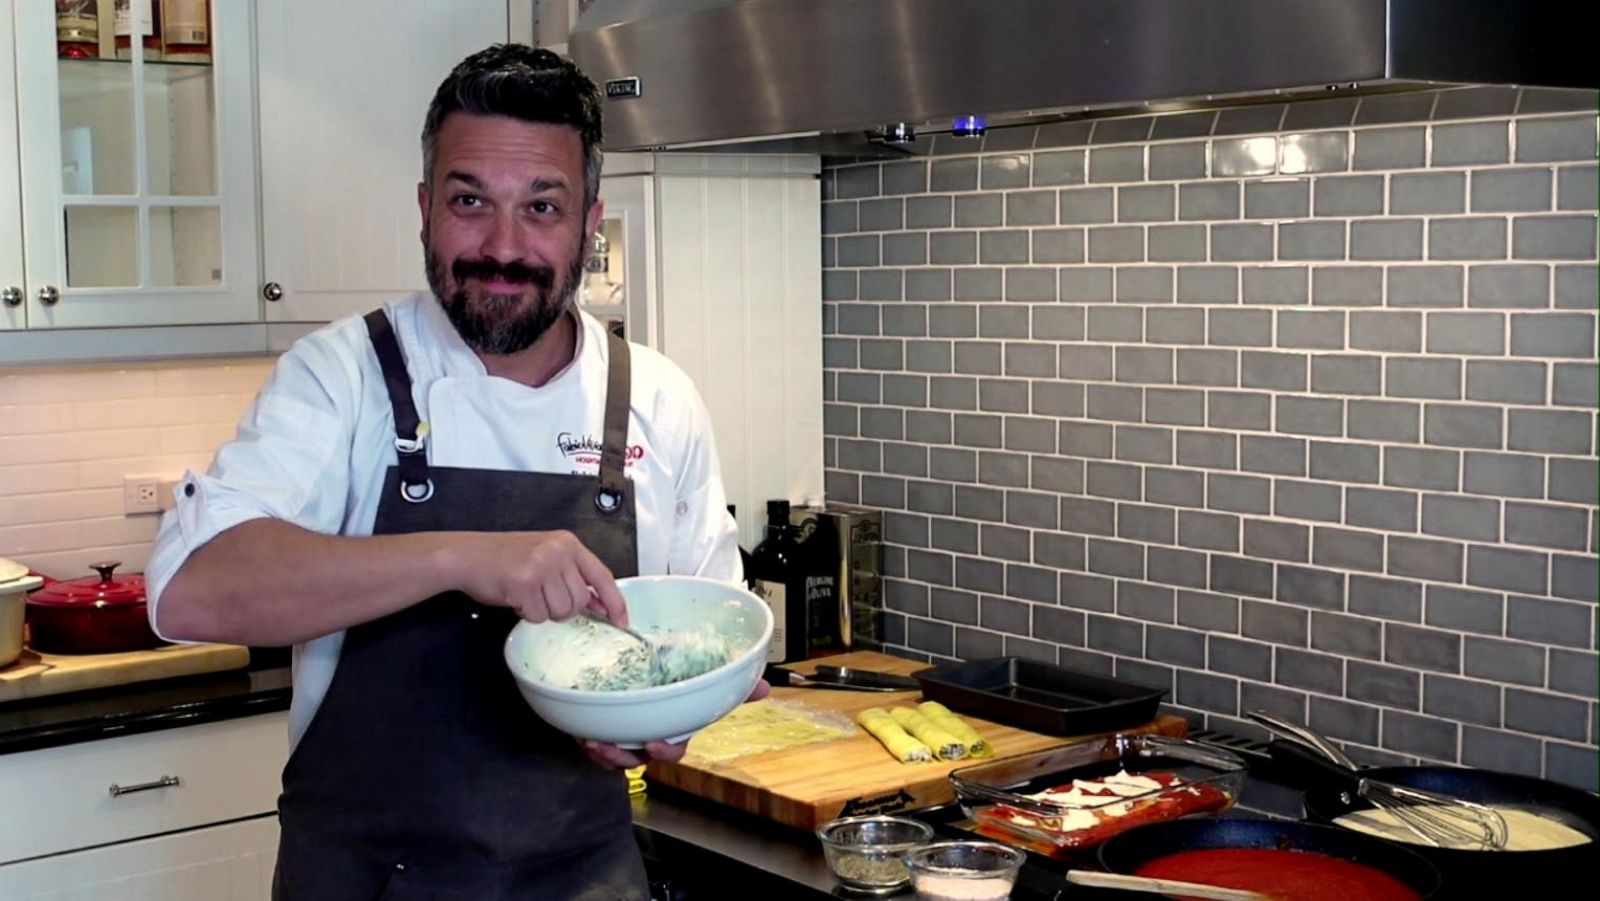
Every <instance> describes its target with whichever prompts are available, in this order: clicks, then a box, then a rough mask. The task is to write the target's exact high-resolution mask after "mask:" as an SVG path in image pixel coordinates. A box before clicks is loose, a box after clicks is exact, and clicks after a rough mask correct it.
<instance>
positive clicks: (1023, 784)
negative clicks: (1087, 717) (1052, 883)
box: [950, 735, 1245, 857]
mask: <svg viewBox="0 0 1600 901" xmlns="http://www.w3.org/2000/svg"><path fill="white" fill-rule="evenodd" d="M1118 774H1126V775H1127V776H1131V777H1142V778H1140V779H1132V780H1128V779H1124V778H1123V777H1122V776H1119V775H1118ZM1244 776H1245V762H1244V760H1242V759H1241V758H1239V757H1238V756H1237V755H1235V754H1231V753H1229V752H1227V751H1224V750H1222V749H1220V748H1214V747H1209V746H1206V745H1201V744H1198V743H1196V742H1191V741H1184V740H1182V739H1176V738H1168V737H1166V736H1162V735H1118V736H1113V737H1111V738H1108V739H1105V740H1097V741H1088V742H1079V743H1077V744H1071V745H1066V746H1063V747H1059V748H1049V749H1046V750H1043V751H1036V752H1034V753H1032V754H1023V755H1020V756H1017V757H1005V758H1001V759H998V760H991V761H985V762H984V763H980V764H975V765H973V766H967V767H962V768H960V769H958V770H955V771H954V772H952V773H951V774H950V782H951V784H952V785H953V786H954V787H955V792H956V800H957V801H958V802H959V803H960V804H961V809H962V811H963V812H964V813H965V814H966V815H967V816H968V817H970V818H972V821H973V824H974V829H975V831H977V832H978V833H979V834H982V835H986V836H989V837H991V838H997V839H1000V840H1002V841H1011V842H1012V843H1013V844H1021V845H1023V846H1025V847H1028V848H1031V849H1032V850H1035V851H1039V852H1040V853H1045V854H1049V855H1051V856H1053V857H1067V856H1070V855H1071V854H1072V853H1073V852H1076V851H1078V850H1081V849H1083V848H1088V847H1093V846H1095V845H1098V844H1100V843H1101V842H1103V841H1105V840H1106V839H1108V838H1110V837H1111V836H1113V835H1116V834H1117V833H1119V832H1122V831H1124V830H1127V829H1131V828H1133V827H1134V826H1139V825H1143V824H1145V823H1152V822H1158V821H1161V820H1169V819H1176V818H1178V817H1184V816H1190V815H1193V814H1199V813H1216V812H1219V811H1223V810H1227V809H1228V808H1230V807H1232V806H1233V805H1234V802H1235V801H1237V800H1238V798H1239V792H1240V791H1241V790H1242V789H1243V787H1244ZM1106 777H1113V782H1115V783H1116V788H1115V789H1102V788H1101V785H1103V783H1102V784H1100V785H1082V784H1078V782H1077V781H1078V780H1086V781H1087V780H1096V781H1097V780H1103V779H1105V778H1106ZM1151 780H1153V782H1155V783H1160V784H1159V785H1155V784H1148V781H1151ZM1074 787H1076V788H1077V789H1078V790H1077V791H1070V792H1069V791H1068V790H1069V789H1072V788H1074ZM1051 790H1059V791H1051ZM1101 790H1108V791H1114V792H1115V793H1114V794H1106V795H1096V794H1094V793H1095V792H1097V791H1101ZM1047 791H1050V792H1051V794H1052V795H1053V797H1051V798H1041V797H1037V796H1038V795H1040V794H1043V793H1045V792H1047Z"/></svg>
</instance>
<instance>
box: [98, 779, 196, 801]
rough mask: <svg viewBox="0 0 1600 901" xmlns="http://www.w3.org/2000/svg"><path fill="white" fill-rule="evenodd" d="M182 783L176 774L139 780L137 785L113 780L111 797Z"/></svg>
mask: <svg viewBox="0 0 1600 901" xmlns="http://www.w3.org/2000/svg"><path fill="white" fill-rule="evenodd" d="M182 783H183V780H181V779H179V778H178V777H177V776H162V777H161V778H160V779H156V780H154V781H152V782H141V783H139V784H138V785H118V784H116V783H115V782H113V783H111V797H113V798H120V797H122V796H123V795H131V794H133V793H134V792H147V791H151V790H154V789H157V788H171V787H172V786H174V785H181V784H182Z"/></svg>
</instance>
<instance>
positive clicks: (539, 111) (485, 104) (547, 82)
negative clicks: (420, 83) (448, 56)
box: [422, 44, 603, 212]
mask: <svg viewBox="0 0 1600 901" xmlns="http://www.w3.org/2000/svg"><path fill="white" fill-rule="evenodd" d="M455 112H463V113H471V114H474V115H480V116H509V117H511V118H513V119H519V120H521V121H523V122H534V123H546V124H551V125H567V126H570V127H572V128H574V129H576V130H577V132H578V138H579V140H580V141H582V143H583V209H584V211H585V212H588V210H589V208H590V207H592V206H593V205H594V202H595V199H596V198H598V197H599V196H600V170H601V168H602V166H603V159H602V154H601V151H600V139H601V129H600V91H599V90H598V89H597V88H596V87H595V84H594V82H593V81H590V80H589V77H588V76H587V75H584V74H583V72H582V70H580V69H579V68H578V67H577V66H575V65H573V64H572V62H571V61H570V60H567V59H563V58H562V57H560V56H558V55H556V54H555V53H552V52H551V51H549V50H543V49H535V48H533V47H528V46H526V45H522V44H495V45H493V46H491V47H488V48H486V49H484V50H480V51H478V52H477V53H474V54H472V55H471V56H469V57H467V58H466V59H464V60H462V61H461V62H460V63H459V64H458V65H457V66H456V67H455V68H454V69H453V70H451V72H450V74H449V75H447V76H446V77H445V79H444V81H443V82H441V83H440V85H439V89H438V90H437V91H436V92H435V93H434V95H433V102H432V103H430V104H429V105H428V115H427V118H426V119H425V120H424V121H423V125H422V183H423V184H424V185H425V186H427V188H428V190H429V191H430V192H431V191H432V190H433V159H434V150H435V145H436V144H437V143H438V137H439V129H440V127H441V126H442V125H443V124H444V120H445V119H446V118H447V117H448V116H449V115H450V114H451V113H455Z"/></svg>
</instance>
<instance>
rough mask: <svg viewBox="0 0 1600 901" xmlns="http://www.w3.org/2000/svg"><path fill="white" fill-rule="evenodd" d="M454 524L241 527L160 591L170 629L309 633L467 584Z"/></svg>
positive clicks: (285, 637)
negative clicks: (455, 555)
mask: <svg viewBox="0 0 1600 901" xmlns="http://www.w3.org/2000/svg"><path fill="white" fill-rule="evenodd" d="M450 545H451V542H450V540H449V539H448V535H447V533H437V532H421V533H416V534H411V535H382V536H374V537H370V538H344V537H335V536H329V535H322V534H319V533H316V532H310V531H307V530H305V529H302V528H300V527H298V526H294V525H290V524H289V523H286V522H282V521H280V520H275V519H257V520H252V521H250V522H246V523H242V524H240V525H238V526H235V527H233V528H231V529H229V530H227V531H225V532H223V533H222V534H220V535H218V536H217V537H215V538H213V539H212V540H211V541H209V542H207V543H206V544H205V545H204V546H202V547H200V548H199V549H198V550H196V551H195V552H194V553H193V554H191V555H190V556H189V559H188V560H186V561H185V562H184V564H183V566H182V567H181V568H180V569H179V570H178V572H177V574H176V575H174V576H173V577H172V580H171V581H170V582H169V583H168V584H167V586H166V588H165V590H164V591H163V592H162V593H161V596H160V598H159V603H158V606H157V617H158V621H157V627H158V628H159V629H160V631H161V633H162V634H163V635H165V636H166V637H168V638H173V639H180V640H185V641H224V642H232V643H237V644H254V645H286V644H294V643H296V642H301V641H306V640H308V639H312V638H317V637H320V636H323V635H327V634H330V633H332V632H337V631H339V630H340V629H346V628H349V627H350V626H353V625H356V624H358V623H364V622H367V621H370V620H374V619H377V618H379V617H381V616H385V615H387V614H390V613H394V612H396V611H398V610H403V609H404V608H406V607H409V606H411V605H412V604H415V603H417V602H418V601H421V600H423V599H425V598H428V597H432V596H433V595H435V594H438V593H440V592H442V591H448V590H451V589H453V588H457V587H459V586H458V585H457V584H455V583H457V582H459V579H457V578H455V577H454V575H453V572H454V567H453V566H452V563H453V562H454V561H453V559H452V550H451V547H450Z"/></svg>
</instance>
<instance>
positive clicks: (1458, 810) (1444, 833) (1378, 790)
mask: <svg viewBox="0 0 1600 901" xmlns="http://www.w3.org/2000/svg"><path fill="white" fill-rule="evenodd" d="M1356 795H1357V796H1358V797H1361V798H1365V799H1366V800H1368V801H1370V802H1372V806H1374V807H1376V808H1378V809H1379V810H1386V811H1388V812H1389V813H1390V814H1393V815H1394V818H1395V820H1396V821H1398V822H1399V823H1400V825H1402V826H1404V827H1405V828H1406V829H1407V830H1408V831H1410V832H1411V833H1412V834H1413V835H1415V836H1416V837H1417V838H1420V839H1422V841H1423V843H1424V844H1428V845H1432V846H1433V847H1435V848H1458V849H1461V850H1467V851H1503V850H1505V847H1506V819H1505V817H1503V816H1501V815H1500V814H1499V812H1498V811H1496V810H1494V809H1493V808H1491V807H1486V806H1484V805H1482V804H1479V803H1477V802H1475V801H1468V800H1466V799H1465V798H1457V797H1453V796H1451V795H1441V794H1439V793H1438V792H1431V791H1423V790H1422V789H1417V788H1407V787H1406V786H1404V785H1395V784H1394V783H1392V782H1380V781H1376V780H1373V779H1367V778H1365V777H1363V778H1360V779H1358V780H1357V781H1356Z"/></svg>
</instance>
